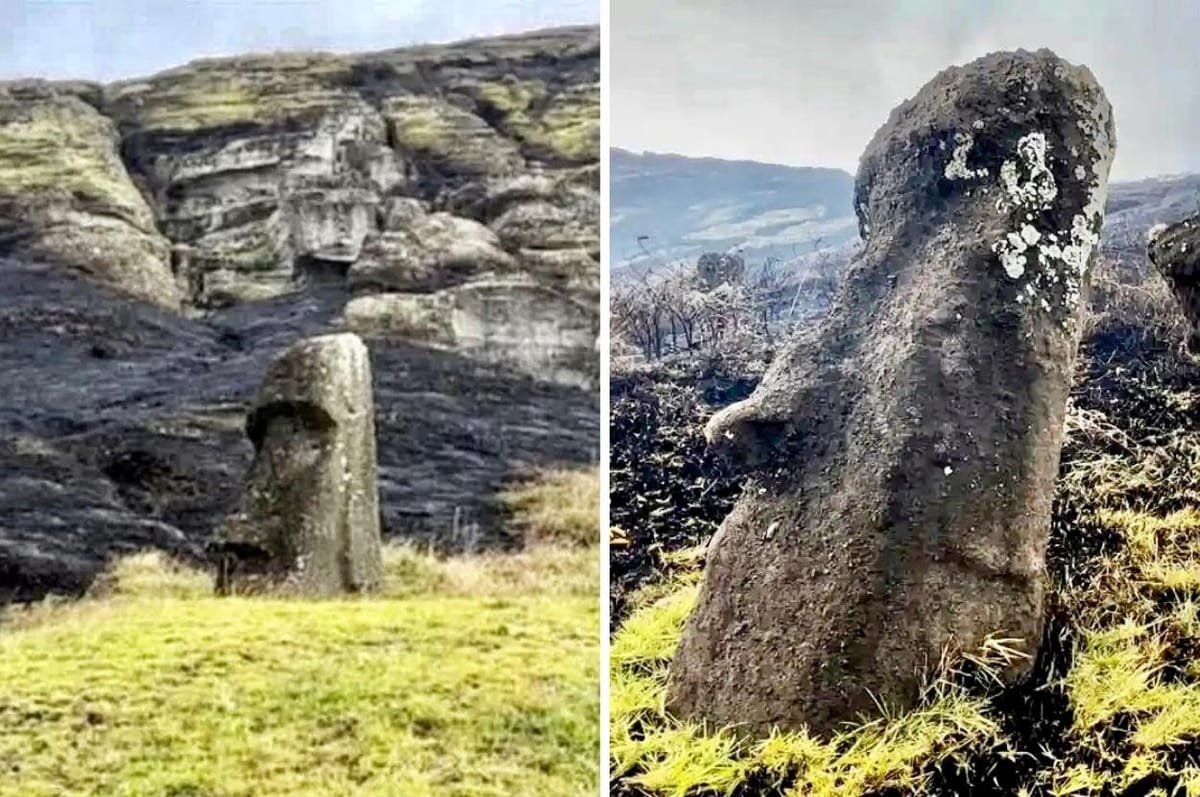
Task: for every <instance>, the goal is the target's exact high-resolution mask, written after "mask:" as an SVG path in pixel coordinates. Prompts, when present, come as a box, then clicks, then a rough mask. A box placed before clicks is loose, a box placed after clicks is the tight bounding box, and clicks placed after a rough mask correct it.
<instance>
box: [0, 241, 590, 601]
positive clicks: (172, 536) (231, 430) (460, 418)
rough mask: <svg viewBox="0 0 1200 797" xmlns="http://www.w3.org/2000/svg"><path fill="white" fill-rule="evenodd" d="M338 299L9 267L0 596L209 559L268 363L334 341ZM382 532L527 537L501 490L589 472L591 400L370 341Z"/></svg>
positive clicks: (441, 541) (5, 269)
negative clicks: (511, 521)
mask: <svg viewBox="0 0 1200 797" xmlns="http://www.w3.org/2000/svg"><path fill="white" fill-rule="evenodd" d="M345 299H346V297H345V295H344V293H342V289H341V288H339V287H336V286H318V287H316V288H313V289H311V290H308V291H304V292H299V293H296V294H292V295H289V296H285V297H280V298H278V299H272V300H269V301H263V302H253V303H249V304H244V305H239V306H236V307H232V308H228V309H224V310H219V311H216V312H214V313H210V314H208V315H206V316H204V317H203V318H185V317H182V316H179V315H176V314H172V313H169V312H166V311H163V310H160V309H158V308H156V307H153V306H150V305H147V304H143V303H139V302H135V301H130V300H129V299H127V298H124V297H121V296H117V295H115V294H112V293H110V292H109V291H108V290H107V289H105V288H104V287H102V286H98V285H96V284H94V283H92V282H90V281H88V280H86V279H82V278H77V277H75V276H73V275H71V274H69V273H68V272H67V271H66V270H65V269H61V268H54V267H47V266H42V265H38V264H31V263H23V262H17V261H13V260H4V259H0V603H3V602H6V601H11V600H33V599H37V598H39V597H41V596H43V595H45V594H47V593H50V592H58V593H68V594H73V593H78V592H80V591H81V590H83V589H85V588H86V587H87V585H88V584H89V583H90V581H91V580H92V578H93V577H94V576H95V574H96V573H97V571H98V570H100V569H101V568H102V567H103V566H104V564H105V563H106V562H107V561H108V560H109V559H110V558H111V557H113V556H115V555H119V554H123V553H128V552H131V551H136V550H139V549H144V548H157V549H162V550H167V551H169V552H172V553H176V554H179V555H181V556H184V557H189V558H193V559H196V560H200V559H201V558H202V557H203V548H204V544H205V543H206V542H207V541H208V538H209V536H210V534H211V533H212V531H213V529H214V526H215V524H217V523H219V522H220V521H221V519H222V517H223V516H224V515H225V514H226V513H227V512H228V511H229V510H230V509H231V507H232V505H233V502H234V501H235V500H236V498H237V495H238V492H239V491H240V489H241V480H242V477H243V475H244V473H245V471H246V468H247V466H248V465H249V462H250V458H251V456H252V449H251V446H250V443H249V442H248V441H247V439H246V435H245V431H244V424H245V412H246V409H247V408H248V405H249V402H250V401H252V400H253V397H254V394H255V392H256V391H257V390H258V386H259V383H260V382H261V380H262V376H263V374H264V373H265V370H266V366H267V364H268V363H269V362H270V360H271V358H272V357H274V356H275V355H276V354H277V353H278V352H280V351H281V350H282V349H284V348H286V347H287V346H289V345H291V344H292V343H293V342H294V341H296V340H298V339H299V338H302V337H307V336H310V335H317V334H324V333H327V332H332V331H337V330H338V328H339V323H338V318H337V317H338V315H339V313H340V311H341V308H342V307H343V306H344V303H345ZM368 345H369V346H370V348H371V356H372V369H373V373H374V381H375V411H376V431H377V435H378V456H379V489H380V502H381V513H382V520H383V528H384V533H385V535H386V536H389V537H405V538H410V539H415V540H418V541H420V542H422V543H429V544H431V545H433V546H435V547H439V548H442V549H446V550H462V549H468V548H487V547H498V546H507V545H511V544H513V542H514V541H513V540H511V539H510V538H509V537H508V535H507V534H506V532H505V531H504V523H503V518H502V517H501V515H500V512H499V509H498V507H497V506H496V504H495V495H496V493H497V491H498V490H500V489H502V488H503V487H505V486H506V485H508V484H509V483H511V481H512V480H513V479H516V478H520V477H521V476H523V475H525V474H526V473H527V472H528V471H529V470H530V469H532V468H537V467H540V466H562V465H572V464H578V465H586V464H591V463H592V462H594V458H595V451H596V448H597V444H598V440H599V407H598V401H597V397H596V396H595V394H594V393H593V392H591V391H584V390H579V389H575V388H568V387H562V386H558V385H554V384H550V383H545V382H538V381H535V380H532V379H528V378H525V377H519V376H516V375H514V374H513V373H512V372H510V371H506V370H505V369H503V368H501V367H495V366H489V365H484V364H481V363H479V362H477V361H474V360H470V359H467V358H464V357H461V356H458V355H455V354H453V353H448V352H445V351H438V350H433V349H427V348H423V347H420V346H414V345H408V344H403V343H400V342H396V341H383V340H380V341H368Z"/></svg>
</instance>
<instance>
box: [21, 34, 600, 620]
mask: <svg viewBox="0 0 1200 797" xmlns="http://www.w3.org/2000/svg"><path fill="white" fill-rule="evenodd" d="M598 163H599V34H598V31H597V30H596V29H595V28H565V29H558V30H552V31H541V32H536V33H531V34H524V35H520V36H513V37H504V38H497V39H487V40H478V41H472V42H463V43H460V44H454V45H444V46H428V47H416V48H406V49H400V50H391V51H385V52H379V53H371V54H363V55H332V54H317V53H294V54H276V55H263V56H247V57H239V58H230V59H213V60H204V61H197V62H193V63H191V64H188V65H186V66H183V67H180V68H178V69H174V70H170V71H167V72H163V73H160V74H158V75H154V76H152V77H149V78H146V79H142V80H131V81H123V82H120V83H115V84H111V85H106V86H100V85H96V84H89V83H82V82H44V81H22V82H17V83H9V84H0V330H2V331H3V334H2V335H0V367H3V368H4V370H5V372H6V375H7V378H6V380H4V382H5V384H4V385H2V386H0V472H2V474H3V475H2V478H0V595H3V594H5V593H7V594H10V595H12V594H18V595H25V596H28V595H31V594H37V593H40V592H42V591H45V589H54V588H60V587H61V588H75V587H77V586H78V585H79V584H81V583H83V582H84V581H86V578H87V577H88V574H89V573H90V572H92V571H93V570H94V568H95V567H96V566H98V563H100V562H101V561H102V560H103V558H104V557H105V556H107V555H108V554H109V553H111V552H112V551H113V550H122V549H125V548H129V547H139V546H140V545H144V544H153V545H162V546H165V547H176V548H179V549H180V550H185V551H191V552H194V551H195V550H196V548H195V546H196V544H198V542H202V541H203V539H204V537H205V536H206V535H207V533H208V532H209V531H210V529H211V525H212V523H213V522H215V521H216V520H218V519H219V517H220V515H221V514H222V512H223V511H224V510H225V509H226V508H227V504H228V501H229V500H230V499H231V498H232V493H233V491H234V489H235V487H236V483H237V481H238V479H239V478H240V474H241V472H242V470H243V469H244V467H245V465H246V463H247V461H248V460H247V456H248V448H247V446H246V444H245V442H244V441H243V440H242V439H241V432H240V413H241V412H242V409H243V407H244V404H245V402H246V401H248V400H249V398H250V397H251V395H252V392H253V389H254V387H255V386H256V384H257V381H258V379H259V378H260V377H261V366H262V364H263V363H265V362H266V358H269V357H270V356H271V355H272V354H273V353H274V352H276V351H278V350H279V349H280V348H282V347H283V346H285V345H287V344H288V343H290V342H291V341H292V340H294V339H295V337H297V336H298V335H301V334H314V333H317V332H322V331H329V330H337V329H350V330H353V331H357V332H359V333H360V334H362V335H364V337H366V338H367V339H368V343H369V345H370V346H371V349H372V355H373V357H374V359H375V361H376V366H375V374H376V392H377V396H376V404H377V408H378V415H379V434H380V460H381V497H382V499H383V504H384V505H383V515H384V530H385V533H390V534H393V535H398V534H400V535H410V536H417V537H421V538H426V539H430V540H433V541H436V542H440V543H445V544H448V545H452V546H460V547H461V546H464V545H473V544H479V543H480V541H481V540H482V541H483V542H485V543H486V542H487V541H488V540H497V541H499V540H500V538H501V536H502V535H501V533H500V532H501V525H502V524H501V519H500V518H498V517H497V516H496V513H495V511H494V507H493V504H492V496H493V494H494V492H495V491H496V490H497V489H499V488H500V487H502V486H503V484H504V483H505V482H506V481H507V480H509V479H511V478H513V477H514V476H515V475H517V474H518V473H519V472H520V471H521V470H523V469H524V468H527V467H530V466H535V465H544V464H554V463H563V462H571V461H578V462H586V461H588V460H589V459H591V458H592V457H594V452H595V446H596V444H597V436H598V435H597V427H598V417H597V416H598V410H597V405H596V397H595V385H596V379H597V375H598V358H597V351H596V337H597V334H598V332H599V315H600V314H599V310H600V308H599V230H598V225H599V165H598ZM72 496H73V497H74V499H76V500H74V501H72V500H71V498H72ZM56 507H57V508H56ZM34 575H36V578H34V577H33V576H34ZM34 582H36V583H34ZM39 585H40V586H39Z"/></svg>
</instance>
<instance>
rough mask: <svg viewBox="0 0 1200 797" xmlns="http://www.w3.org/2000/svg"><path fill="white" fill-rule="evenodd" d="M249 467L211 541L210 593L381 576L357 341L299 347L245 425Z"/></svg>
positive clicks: (319, 341) (371, 432) (364, 368)
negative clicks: (215, 568)
mask: <svg viewBox="0 0 1200 797" xmlns="http://www.w3.org/2000/svg"><path fill="white" fill-rule="evenodd" d="M246 433H247V434H248V435H249V437H250V440H251V442H253V443H254V450H255V456H254V463H253V465H252V466H251V468H250V473H249V475H248V477H247V480H246V486H245V489H244V492H243V494H242V500H241V505H240V506H239V508H238V511H237V512H236V513H235V514H234V515H233V516H232V517H230V518H229V519H228V521H227V522H226V523H225V525H224V527H223V528H222V529H221V531H220V533H219V534H218V541H217V542H216V544H215V545H214V549H215V551H216V552H217V554H218V559H219V572H218V576H217V590H218V591H219V592H221V593H229V592H238V593H243V592H259V591H279V592H285V593H295V594H302V595H335V594H339V593H346V592H362V591H366V590H370V589H373V588H374V587H376V586H377V585H378V584H379V583H380V581H381V578H382V567H383V566H382V561H381V554H380V534H379V497H378V487H377V484H376V471H375V468H376V464H375V417H374V404H373V400H372V387H371V363H370V357H369V355H368V353H367V348H366V346H364V345H363V342H362V340H360V339H359V338H358V336H357V335H353V334H339V335H325V336H322V337H317V338H310V339H308V340H303V341H300V342H299V343H297V344H295V345H294V346H292V347H291V348H290V349H288V350H287V351H285V352H284V353H283V354H282V355H280V356H279V357H278V358H277V359H276V360H275V361H274V362H273V363H272V364H271V366H270V368H269V369H268V371H267V376H266V379H265V380H264V381H263V385H262V388H261V389H260V391H259V394H258V399H257V401H256V402H255V404H254V408H253V409H252V410H251V411H250V414H249V417H248V418H247V421H246Z"/></svg>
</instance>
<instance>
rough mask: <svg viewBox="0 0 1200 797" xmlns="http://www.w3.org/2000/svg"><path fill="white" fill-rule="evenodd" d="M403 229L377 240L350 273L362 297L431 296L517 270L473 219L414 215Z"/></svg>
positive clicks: (365, 250) (496, 240)
mask: <svg viewBox="0 0 1200 797" xmlns="http://www.w3.org/2000/svg"><path fill="white" fill-rule="evenodd" d="M409 212H410V213H411V215H410V217H409V218H408V220H407V223H406V224H405V225H404V226H403V227H401V228H400V229H395V230H392V231H389V232H384V233H381V234H380V235H378V236H376V237H373V238H372V239H371V240H370V241H369V242H368V243H367V245H366V246H365V247H364V249H363V250H362V253H361V255H360V257H359V258H358V259H357V260H356V261H355V263H354V265H353V266H351V268H350V272H349V275H348V277H349V282H350V287H351V288H353V289H355V290H358V291H364V290H365V291H374V290H385V291H413V292H428V291H433V290H437V289H439V288H445V287H449V286H451V285H457V284H460V283H463V282H466V281H467V280H468V279H470V278H472V277H475V276H478V275H481V274H487V273H492V272H498V273H503V272H508V271H514V270H516V268H517V261H516V259H515V258H514V257H513V256H512V255H510V254H509V253H508V252H506V251H504V249H503V248H501V246H500V240H499V239H498V238H497V237H496V235H495V233H493V232H492V231H491V230H489V229H488V228H487V227H485V226H483V225H482V224H480V223H479V222H477V221H474V220H472V219H464V218H462V217H459V216H454V215H451V214H449V213H432V214H428V215H425V214H424V213H417V212H416V211H413V210H411V209H410V211H409Z"/></svg>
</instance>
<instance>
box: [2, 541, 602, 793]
mask: <svg viewBox="0 0 1200 797" xmlns="http://www.w3.org/2000/svg"><path fill="white" fill-rule="evenodd" d="M385 569H386V584H385V588H384V590H383V592H382V594H380V595H378V596H375V597H370V598H358V599H347V600H332V601H300V600H284V599H263V598H255V599H251V598H215V597H213V596H212V590H211V579H210V577H209V575H208V574H207V573H203V572H200V571H197V570H194V569H191V568H188V567H184V566H180V565H178V564H175V563H172V562H171V561H170V560H168V559H167V558H166V557H164V556H163V555H161V554H157V553H153V554H143V555H138V556H134V557H131V558H128V559H125V560H122V561H120V562H118V563H116V565H115V566H114V567H113V569H112V572H111V573H110V574H109V575H108V576H106V577H105V578H103V579H101V580H100V581H99V582H98V584H97V586H96V588H95V590H94V594H93V595H92V596H90V597H88V598H86V599H84V600H81V601H78V602H70V603H54V602H48V603H46V604H44V605H38V606H34V607H29V608H26V609H14V610H10V611H8V612H7V613H6V614H5V615H4V616H3V618H2V622H4V630H0V773H3V776H2V777H0V795H13V797H17V795H20V797H41V796H42V795H45V797H50V795H54V796H55V797H59V795H81V796H82V795H122V796H124V795H175V796H176V797H183V795H188V796H189V797H242V796H243V795H244V796H245V797H251V795H253V796H254V797H263V796H268V797H272V796H274V795H279V796H280V797H282V796H283V795H288V797H291V796H292V795H299V796H301V797H304V796H306V795H312V796H313V797H316V796H317V795H322V796H323V795H337V794H346V795H350V794H353V795H364V797H369V796H370V795H389V796H390V795H409V794H411V795H455V797H459V796H461V797H485V796H486V797H500V796H501V795H510V794H523V795H533V796H534V797H542V796H545V797H551V795H553V796H554V797H557V796H558V795H593V794H595V791H596V788H597V784H598V778H599V772H598V763H597V755H598V751H599V750H598V747H599V729H598V722H599V679H600V673H599V637H598V634H599V602H598V600H597V594H596V593H597V589H598V582H599V556H598V551H597V550H596V549H595V548H591V549H586V548H572V549H567V548H557V547H550V546H545V547H536V548H532V549H530V550H527V551H524V552H520V553H516V554H507V555H501V554H489V555H483V554H481V555H477V556H472V557H462V558H454V557H452V558H449V559H443V558H438V557H435V556H432V555H430V554H427V553H423V552H420V551H417V550H415V549H412V548H401V547H393V548H389V549H388V550H387V552H386V554H385Z"/></svg>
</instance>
